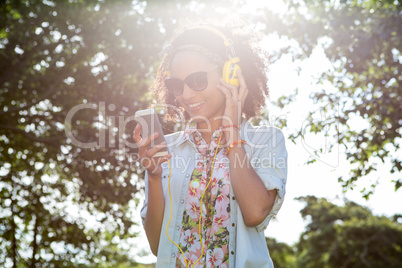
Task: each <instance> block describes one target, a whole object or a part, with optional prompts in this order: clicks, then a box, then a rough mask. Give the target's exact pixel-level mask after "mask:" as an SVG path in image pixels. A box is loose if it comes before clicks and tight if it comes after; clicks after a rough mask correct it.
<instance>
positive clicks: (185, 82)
mask: <svg viewBox="0 0 402 268" xmlns="http://www.w3.org/2000/svg"><path fill="white" fill-rule="evenodd" d="M216 68H218V65H214V66H213V67H212V68H210V69H209V70H208V71H199V72H194V73H191V74H189V75H187V77H186V78H184V80H181V79H180V78H177V77H172V76H170V74H168V78H167V79H166V80H165V86H166V88H167V90H168V91H169V92H170V93H172V94H173V95H175V96H180V95H182V94H183V91H184V84H186V85H187V86H188V87H189V88H191V89H192V90H194V91H203V90H204V89H206V88H207V86H208V74H209V73H211V72H212V71H213V70H215V69H216ZM198 73H203V74H206V76H207V78H206V79H207V83H206V85H205V87H204V88H202V89H194V88H192V87H191V86H190V85H189V84H188V82H187V81H186V80H187V79H188V78H189V77H191V76H193V75H195V74H198ZM171 79H174V80H177V81H179V82H181V87H180V94H176V93H175V90H170V89H169V87H168V85H167V84H166V81H168V80H171ZM176 91H177V90H176Z"/></svg>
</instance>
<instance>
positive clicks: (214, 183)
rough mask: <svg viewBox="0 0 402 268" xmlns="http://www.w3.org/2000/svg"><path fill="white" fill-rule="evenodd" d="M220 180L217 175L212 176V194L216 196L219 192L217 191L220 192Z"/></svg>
mask: <svg viewBox="0 0 402 268" xmlns="http://www.w3.org/2000/svg"><path fill="white" fill-rule="evenodd" d="M218 181H219V179H218V178H216V177H213V178H212V181H211V189H212V191H211V194H212V195H213V196H215V195H216V194H217V192H218Z"/></svg>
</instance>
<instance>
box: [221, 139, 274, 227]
mask: <svg viewBox="0 0 402 268" xmlns="http://www.w3.org/2000/svg"><path fill="white" fill-rule="evenodd" d="M231 134H232V135H231V136H232V137H231V138H230V141H232V142H233V141H236V140H240V139H241V137H240V134H239V133H238V132H236V133H231ZM230 144H231V143H230ZM244 146H245V145H244V144H240V143H239V144H237V145H235V146H234V147H233V148H231V149H230V151H229V153H228V158H229V166H230V180H231V184H232V187H233V191H234V194H235V197H236V199H237V203H238V204H239V207H240V209H241V212H242V214H243V219H244V223H245V224H246V225H247V226H249V227H255V226H258V225H259V224H260V223H262V222H263V221H264V219H265V218H266V217H267V216H268V214H269V212H270V211H271V209H272V207H273V205H274V202H275V198H276V195H277V190H267V189H266V187H265V185H264V183H263V182H262V180H261V178H260V177H259V176H258V174H257V173H256V172H255V170H254V168H253V167H252V166H251V163H250V161H249V159H248V157H247V154H246V150H245V149H244Z"/></svg>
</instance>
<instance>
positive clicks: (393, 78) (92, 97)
mask: <svg viewBox="0 0 402 268" xmlns="http://www.w3.org/2000/svg"><path fill="white" fill-rule="evenodd" d="M285 5H286V12H284V13H276V12H274V11H272V9H269V8H268V7H267V6H269V5H267V6H260V8H256V9H255V10H254V11H253V14H252V16H250V14H248V13H247V12H248V11H247V8H239V7H246V6H247V2H246V1H241V0H238V1H231V2H230V3H229V2H227V1H221V2H219V1H218V2H217V1H184V0H173V1H157V0H152V1H151V0H149V1H124V0H117V1H110V0H109V1H108V0H104V1H98V0H70V1H48V0H24V1H17V0H15V1H13V0H7V1H2V2H1V3H0V103H1V106H0V177H1V182H0V208H1V210H0V266H4V267H27V266H30V267H133V266H134V267H135V266H136V265H139V264H138V263H137V261H136V260H137V258H136V257H137V256H132V251H131V249H132V248H135V247H138V246H139V245H135V244H134V239H133V238H135V237H136V236H137V235H138V233H137V230H138V228H139V226H138V225H139V222H138V217H136V215H135V212H136V207H137V206H138V205H139V201H140V199H141V198H142V196H143V181H142V176H143V172H142V170H141V168H140V166H139V165H138V163H137V162H136V159H135V158H133V157H132V156H133V155H135V152H136V151H135V148H133V146H130V145H132V140H131V137H130V136H131V134H130V133H131V132H132V130H133V127H134V125H135V123H134V122H133V120H132V115H133V114H134V113H135V111H136V110H138V109H142V108H145V107H147V106H149V105H150V103H152V97H151V96H149V94H147V88H148V86H149V84H150V82H151V81H152V77H153V73H154V71H155V68H156V66H157V64H158V61H159V60H160V56H161V54H160V53H161V51H162V49H163V46H164V45H165V42H166V41H167V40H168V38H169V36H171V34H172V32H173V29H174V28H176V27H177V25H178V24H181V23H183V22H185V21H194V20H195V19H198V20H205V19H213V18H222V17H227V14H232V15H233V17H234V19H235V20H236V19H237V18H241V19H242V20H243V21H245V23H246V25H247V27H250V28H251V29H257V30H258V31H260V32H262V34H263V35H265V36H272V35H275V36H279V37H281V38H285V39H287V40H290V41H291V42H288V43H287V44H289V45H284V46H281V47H280V49H278V50H275V51H273V52H272V53H271V56H270V59H269V61H270V62H271V63H274V62H276V61H278V60H280V59H281V57H283V56H284V55H290V56H291V57H292V59H293V60H294V61H298V60H303V59H306V58H308V57H309V56H310V55H311V54H312V53H313V51H314V48H315V47H316V46H318V45H320V46H323V47H324V48H325V54H326V56H327V58H328V59H329V60H330V62H331V63H332V67H331V68H330V70H329V71H328V72H324V73H323V74H322V76H321V77H320V78H319V79H318V82H317V84H318V85H321V86H322V89H323V90H322V91H319V92H316V93H315V94H313V95H312V96H311V98H312V99H313V100H314V101H315V104H316V105H317V106H316V107H319V110H320V111H322V112H324V113H326V114H328V113H330V112H331V111H333V110H336V109H337V107H338V108H339V113H336V114H334V115H333V116H329V117H326V118H325V120H318V121H317V120H316V118H314V117H313V116H314V113H317V110H316V109H314V110H312V111H311V114H310V115H311V116H309V117H308V121H309V124H308V126H309V127H308V128H307V129H303V130H297V131H292V130H290V129H289V130H288V132H290V135H289V139H290V140H293V141H294V142H295V143H296V142H298V141H299V140H300V138H302V139H303V138H304V137H305V135H307V133H306V132H312V133H324V134H325V135H328V136H333V137H335V138H336V141H337V142H335V143H333V144H331V147H330V148H331V149H333V148H335V146H337V145H342V146H343V147H344V148H345V150H344V151H345V159H346V160H347V161H348V162H350V163H351V165H352V166H353V168H351V170H350V173H349V175H348V176H342V177H340V178H339V183H340V184H341V185H342V186H343V187H344V189H345V190H347V189H349V191H350V190H353V189H354V188H355V187H356V185H357V184H358V183H357V182H358V181H361V180H364V179H365V178H366V177H367V176H368V175H369V174H370V173H372V172H375V171H376V169H377V168H378V167H379V166H381V165H384V164H386V165H387V166H390V169H389V172H388V173H385V174H382V175H381V177H380V179H379V180H378V182H377V183H373V185H372V186H371V187H368V188H365V189H363V190H361V195H362V196H363V197H364V198H367V199H368V198H369V197H370V195H371V194H372V193H373V191H374V189H375V187H376V185H377V184H379V183H383V182H384V181H391V180H392V183H393V185H394V189H395V191H397V190H398V189H399V188H400V186H401V178H400V171H401V162H400V161H401V159H400V154H398V152H399V149H400V136H401V130H400V127H401V124H402V119H401V107H402V101H401V96H402V94H401V80H402V78H401V64H402V56H401V51H402V44H401V38H400V36H402V32H401V31H402V30H401V29H402V27H400V26H401V25H402V18H401V12H402V11H401V6H402V5H401V1H369V0H367V1H352V0H350V1H308V0H305V1H286V2H285ZM328 84H330V85H331V86H332V87H334V88H335V89H336V90H332V91H331V90H328V88H330V87H328V86H327V85H328ZM297 96H298V91H297V90H296V91H295V93H294V94H288V95H284V96H282V97H280V98H279V99H278V100H273V101H275V103H276V106H277V108H278V109H283V110H284V111H286V108H288V107H292V106H291V105H292V103H294V101H295V99H296V98H297ZM77 105H81V106H77ZM77 107H83V108H85V109H81V110H80V111H79V112H77V113H74V109H75V108H77ZM269 112H270V111H267V112H266V114H265V116H266V118H267V119H268V118H269V116H270V114H269ZM291 112H292V111H291ZM291 112H290V114H289V117H291V116H292V113H291ZM293 112H294V111H293ZM162 113H163V111H162ZM66 119H68V120H66ZM356 120H358V121H356ZM356 122H359V123H362V122H364V126H365V127H364V128H363V129H358V128H356V124H355V123H356ZM276 123H277V124H279V125H280V127H282V128H283V129H286V128H287V121H286V120H280V121H279V122H276ZM165 127H166V131H167V132H169V131H172V130H173V129H174V127H175V126H173V125H169V124H165ZM66 133H72V134H73V137H74V138H75V139H76V140H78V141H80V142H82V143H83V144H84V143H85V144H87V145H88V146H87V147H89V148H84V147H85V146H76V143H74V140H73V139H72V137H71V136H70V137H68V136H67V135H66ZM83 144H81V145H83ZM90 144H91V145H90ZM323 153H325V152H322V151H320V150H317V151H315V152H314V154H313V155H312V156H311V158H310V159H308V160H307V161H306V162H307V163H312V162H314V161H316V160H317V159H318V160H319V159H320V155H321V156H322V154H323ZM392 173H394V174H392ZM395 174H396V176H397V177H396V178H397V179H395ZM300 201H301V202H304V203H306V207H305V208H304V209H303V210H302V211H301V214H302V216H303V217H305V218H306V220H307V222H309V223H308V225H307V226H306V230H305V232H304V233H303V234H302V235H301V236H300V239H299V241H298V242H297V243H296V245H286V244H284V243H281V242H277V241H275V240H274V239H272V238H271V239H268V240H267V243H268V245H269V248H270V250H271V255H272V258H273V259H274V262H275V263H276V266H277V267H281V266H282V267H332V266H335V265H336V266H337V267H339V266H340V267H368V266H369V264H372V265H374V264H375V265H374V266H377V267H379V266H383V265H386V266H387V267H397V266H398V265H399V266H400V258H399V260H398V257H397V256H400V255H401V251H402V249H401V248H402V238H401V220H400V217H399V216H398V215H395V216H394V217H391V218H387V217H382V216H375V215H372V213H371V212H370V211H369V210H368V209H365V208H364V207H361V206H359V205H357V204H354V203H351V202H349V201H345V202H344V205H340V206H337V205H334V204H331V203H330V202H328V201H327V200H325V199H319V198H317V197H313V196H307V197H302V198H300ZM335 234H336V235H335ZM368 248H369V249H370V250H368ZM371 249H378V250H376V251H372V250H371ZM359 253H360V255H355V254H359ZM395 256H396V257H395Z"/></svg>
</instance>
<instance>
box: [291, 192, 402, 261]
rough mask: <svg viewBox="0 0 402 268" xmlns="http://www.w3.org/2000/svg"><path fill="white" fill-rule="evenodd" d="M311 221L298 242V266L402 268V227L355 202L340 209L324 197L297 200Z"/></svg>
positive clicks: (302, 212) (395, 221)
mask: <svg viewBox="0 0 402 268" xmlns="http://www.w3.org/2000/svg"><path fill="white" fill-rule="evenodd" d="M297 199H298V200H300V201H303V202H305V203H306V207H305V208H303V209H302V210H301V211H300V213H301V214H302V217H303V218H305V219H308V220H309V221H310V223H309V224H308V225H307V228H306V231H304V232H303V233H302V234H301V236H300V240H299V242H298V245H297V248H298V257H297V262H298V267H400V266H401V265H402V260H401V258H400V256H401V254H402V224H401V223H400V222H398V221H397V220H396V218H395V219H389V218H387V217H384V216H374V215H372V213H371V211H370V210H368V209H367V208H364V207H362V206H360V205H358V204H356V203H354V202H350V201H346V202H345V205H344V206H337V205H334V204H332V203H330V202H328V201H327V200H326V199H325V198H317V197H314V196H306V197H299V198H297Z"/></svg>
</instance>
